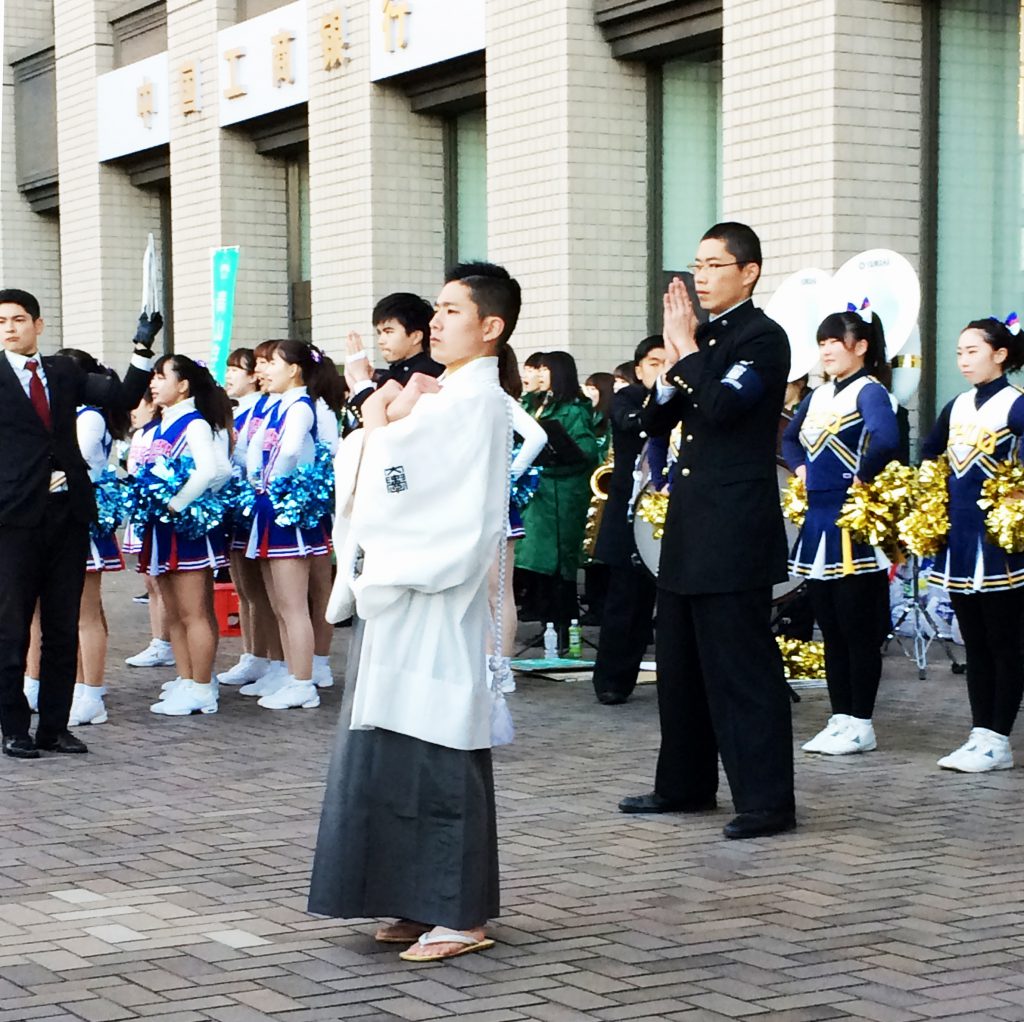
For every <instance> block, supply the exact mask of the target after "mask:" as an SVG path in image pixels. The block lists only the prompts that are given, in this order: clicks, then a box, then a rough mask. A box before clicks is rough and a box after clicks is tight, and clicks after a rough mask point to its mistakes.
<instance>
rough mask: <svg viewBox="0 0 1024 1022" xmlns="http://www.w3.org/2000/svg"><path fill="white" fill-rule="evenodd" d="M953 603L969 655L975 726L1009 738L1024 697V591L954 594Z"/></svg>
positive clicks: (968, 668)
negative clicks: (1023, 625)
mask: <svg viewBox="0 0 1024 1022" xmlns="http://www.w3.org/2000/svg"><path fill="white" fill-rule="evenodd" d="M949 598H950V601H951V602H952V604H953V610H955V611H956V619H957V621H958V622H959V623H960V631H961V633H962V634H963V637H964V648H965V649H966V651H967V696H968V698H969V699H970V701H971V720H972V722H973V724H974V727H984V728H988V730H990V731H995V732H996V734H999V735H1008V734H1009V733H1010V731H1011V730H1012V729H1013V722H1014V720H1016V718H1017V711H1018V710H1019V709H1020V701H1021V695H1022V693H1024V662H1022V657H1021V623H1022V622H1021V616H1022V612H1024V589H1006V590H1004V591H1002V592H997V593H969V594H965V593H950V594H949Z"/></svg>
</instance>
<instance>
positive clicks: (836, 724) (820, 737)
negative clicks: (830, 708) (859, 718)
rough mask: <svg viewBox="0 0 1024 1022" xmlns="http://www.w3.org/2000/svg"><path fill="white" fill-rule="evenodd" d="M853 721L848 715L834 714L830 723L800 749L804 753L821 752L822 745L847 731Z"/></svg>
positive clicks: (829, 719) (829, 720)
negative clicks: (847, 726)
mask: <svg viewBox="0 0 1024 1022" xmlns="http://www.w3.org/2000/svg"><path fill="white" fill-rule="evenodd" d="M851 720H853V718H852V717H851V716H850V715H849V714H848V713H834V714H833V715H832V716H831V717H829V718H828V723H827V724H826V725H825V726H824V727H823V728H822V729H821V730H820V731H819V732H818V733H817V734H816V735H815V736H814V737H813V738H812V739H811V740H810V741H809V742H804V744H803V745H801V746H800V748H801V749H802V750H803V751H804V752H821V747H822V745H823V744H824V743H825V742H826V741H827V740H828V739H829V738H834V737H836V736H837V735H839V734H841V733H842V732H843V731H845V730H846V725H847V724H848V723H849V722H850V721H851Z"/></svg>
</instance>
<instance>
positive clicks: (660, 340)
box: [633, 334, 665, 365]
mask: <svg viewBox="0 0 1024 1022" xmlns="http://www.w3.org/2000/svg"><path fill="white" fill-rule="evenodd" d="M664 347H665V338H664V337H662V336H661V334H651V336H650V337H645V338H644V339H643V340H642V341H641V342H640V343H639V344H638V345H637V346H636V349H635V350H634V351H633V363H634V365H635V364H636V363H637V362H639V361H640V360H641V359H644V358H647V356H648V355H649V354H650V353H651V352H652V351H655V350H657V349H658V348H664Z"/></svg>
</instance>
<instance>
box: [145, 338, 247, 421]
mask: <svg viewBox="0 0 1024 1022" xmlns="http://www.w3.org/2000/svg"><path fill="white" fill-rule="evenodd" d="M168 366H169V367H170V368H171V369H172V370H173V372H174V375H175V376H177V377H178V379H179V380H184V381H185V382H186V383H187V384H188V396H189V397H191V398H193V399H194V400H195V403H196V411H197V412H199V414H200V415H201V416H202V417H203V418H204V419H206V421H207V422H208V423H209V424H210V428H211V429H212V430H213V431H214V432H216V431H217V430H221V429H226V430H228V436H231V435H232V427H233V426H234V409H233V408H232V407H231V399H230V398H229V397H228V396H227V394H226V393H225V392H224V389H223V387H221V386H220V385H219V384H218V383H217V381H216V380H215V379H214V378H213V376H212V375H211V374H210V370H209V369H207V368H206V366H205V365H204V364H202V363H200V362H196V361H194V360H193V359H191V358H189V357H188V355H163V356H162V357H161V358H158V359H157V362H156V365H155V366H153V372H155V373H163V372H165V371H166V369H167V367H168Z"/></svg>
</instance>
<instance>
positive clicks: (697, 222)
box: [0, 0, 1024, 417]
mask: <svg viewBox="0 0 1024 1022" xmlns="http://www.w3.org/2000/svg"><path fill="white" fill-rule="evenodd" d="M2 9H3V12H4V13H3V50H4V79H3V103H2V112H0V281H2V283H3V285H4V286H19V287H25V288H27V289H29V290H32V291H34V292H35V293H37V294H38V295H39V296H40V298H41V300H42V302H43V305H44V309H45V313H44V314H45V316H46V318H47V321H48V332H47V337H48V344H49V346H50V347H51V348H52V347H56V346H59V345H60V344H65V345H69V346H75V347H82V348H87V349H89V350H91V351H93V352H95V353H96V354H98V355H101V356H103V357H105V358H106V359H107V360H108V361H110V362H111V363H112V364H114V365H118V364H120V362H122V361H123V360H124V359H125V357H126V354H125V353H126V349H127V347H128V344H127V340H128V338H129V337H130V336H131V329H132V323H133V320H134V319H135V317H136V316H137V315H138V310H139V307H140V291H141V281H142V273H141V270H142V254H143V249H144V247H145V244H146V240H147V238H148V236H149V235H150V234H152V235H153V236H154V238H155V239H156V242H157V246H158V251H159V253H160V262H161V266H162V270H163V292H164V307H165V308H166V309H167V311H168V318H169V320H170V323H171V328H170V329H169V330H168V336H167V338H166V343H167V344H168V345H173V347H174V349H175V350H178V351H182V352H186V353H188V354H191V355H193V356H196V357H207V356H208V353H209V351H210V347H211V331H212V326H211V322H212V313H213V304H214V286H213V282H212V273H211V250H213V249H215V248H220V247H237V248H238V260H239V262H238V276H237V285H236V290H235V304H234V319H233V327H232V332H231V338H232V342H233V344H235V345H240V344H253V343H255V342H258V341H260V340H263V339H266V338H269V337H280V336H293V337H300V338H308V339H312V340H313V341H315V342H316V343H317V344H319V345H320V346H322V347H323V348H324V349H325V350H326V351H328V352H329V353H331V354H333V355H339V354H340V352H341V350H342V344H343V339H344V337H345V335H346V334H347V333H348V331H349V330H351V329H358V330H362V331H364V332H367V333H368V332H369V331H370V323H369V318H370V310H371V309H372V307H373V304H374V302H375V300H376V299H377V298H379V297H380V296H382V295H384V294H386V293H387V292H389V291H395V290H412V291H417V292H419V293H421V294H423V295H424V296H425V297H427V298H428V299H429V298H432V297H433V295H434V294H435V293H436V291H437V289H438V286H439V282H440V281H441V277H442V272H443V269H444V267H445V265H446V264H447V263H450V262H452V261H454V260H456V259H468V258H488V259H491V260H494V261H497V262H502V263H505V264H506V265H507V266H508V267H509V268H510V269H511V270H512V272H513V273H514V274H515V275H516V276H517V277H518V278H519V279H520V281H521V282H522V284H523V288H524V296H525V304H524V310H523V316H522V319H521V322H520V327H519V330H518V332H517V337H516V341H515V346H516V348H517V351H519V353H520V354H521V355H525V354H527V353H529V352H530V351H533V350H537V349H546V348H555V347H561V348H566V349H568V350H570V351H572V352H573V353H574V354H575V355H576V357H577V359H578V361H579V362H580V365H581V369H582V370H583V371H585V372H589V371H594V370H597V369H610V368H611V367H612V366H614V365H616V364H617V363H618V362H621V361H623V360H624V359H625V358H626V357H627V356H628V354H629V353H630V352H631V350H632V348H633V346H634V345H635V343H636V342H637V341H638V340H639V339H641V338H642V337H643V336H645V335H646V334H647V333H649V332H652V331H653V330H656V329H657V326H658V318H659V308H660V293H661V289H662V288H663V286H664V282H665V280H666V278H667V275H668V274H670V273H671V271H673V270H679V269H681V268H683V267H685V265H686V264H687V263H688V262H689V261H690V260H691V259H692V257H693V253H694V250H695V248H696V245H697V242H698V240H699V238H700V234H701V232H702V231H703V229H704V228H705V227H706V226H707V225H709V224H711V223H712V222H714V221H715V220H718V219H724V218H728V219H739V220H744V221H746V222H748V223H750V224H752V225H753V226H754V227H755V228H756V229H757V230H758V232H759V233H760V235H761V237H762V240H763V243H764V251H765V259H766V262H765V274H764V281H763V283H762V285H761V287H760V289H759V291H760V294H761V295H762V296H763V298H762V300H764V299H766V298H767V296H768V295H770V294H771V292H772V290H774V288H775V287H776V286H777V285H778V283H779V282H780V281H781V280H783V279H784V278H785V277H786V276H787V275H788V274H790V273H792V272H793V271H795V270H797V269H800V268H802V267H805V266H818V267H821V268H823V269H826V270H834V269H836V268H838V266H839V265H840V264H842V263H843V262H844V261H845V260H846V259H847V258H849V257H850V256H852V255H853V254H855V253H857V252H859V251H862V250H864V249H868V248H876V247H887V248H893V249H896V250H897V251H899V252H901V253H902V254H903V255H905V256H907V258H909V259H910V261H911V262H912V263H913V264H914V265H915V266H916V267H917V268H918V270H919V274H920V277H921V281H922V287H923V303H922V314H921V332H922V337H923V342H924V348H923V362H924V379H923V383H922V391H921V395H920V407H921V411H922V416H923V417H927V416H930V415H931V413H932V411H933V410H934V408H935V406H936V404H937V402H938V401H941V400H943V399H945V398H946V397H948V396H949V395H950V394H951V393H953V392H955V390H956V389H958V386H959V385H958V374H957V372H956V367H955V359H954V355H953V349H954V346H955V335H956V331H957V329H958V328H959V326H961V325H962V324H963V323H964V322H966V321H967V320H968V319H971V318H974V317H976V316H979V315H989V314H992V315H996V314H999V315H1001V316H1005V315H1006V314H1007V313H1009V312H1010V311H1011V310H1012V309H1014V308H1015V307H1016V306H1017V305H1019V304H1022V303H1024V291H1022V288H1021V283H1022V280H1021V276H1022V273H1024V254H1022V244H1024V241H1022V239H1024V223H1022V210H1021V205H1022V198H1021V196H1022V188H1021V179H1020V178H1021V174H1020V169H1021V161H1022V156H1024V154H1022V130H1024V113H1022V107H1021V94H1022V88H1021V81H1022V76H1021V68H1022V57H1021V52H1022V49H1021V47H1022V43H1021V5H1020V3H1009V2H1005V0H841V2H837V0H292V2H289V3H281V2H279V0H157V2H153V0H128V2H125V0H60V2H59V3H56V4H54V3H51V2H48V0H16V2H12V0H7V2H6V4H5V5H4V6H3V8H2ZM1021 311H1024V310H1021Z"/></svg>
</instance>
